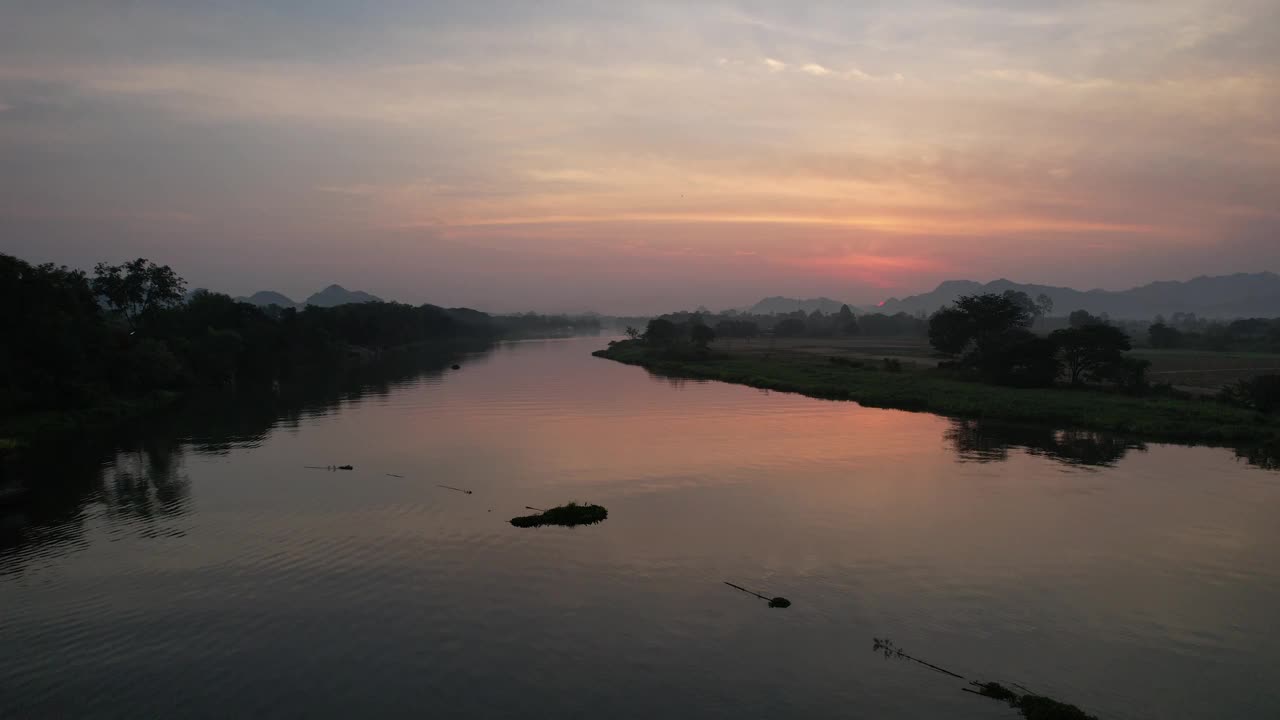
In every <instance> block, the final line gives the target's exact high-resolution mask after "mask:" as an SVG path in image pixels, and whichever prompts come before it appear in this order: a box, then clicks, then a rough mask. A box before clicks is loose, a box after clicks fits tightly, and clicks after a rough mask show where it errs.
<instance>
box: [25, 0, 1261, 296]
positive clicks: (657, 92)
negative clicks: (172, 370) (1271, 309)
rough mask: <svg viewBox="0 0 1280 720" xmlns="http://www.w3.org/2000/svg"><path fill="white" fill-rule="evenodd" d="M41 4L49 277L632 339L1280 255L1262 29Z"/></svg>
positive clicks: (893, 10)
mask: <svg viewBox="0 0 1280 720" xmlns="http://www.w3.org/2000/svg"><path fill="white" fill-rule="evenodd" d="M19 4H20V5H23V6H24V7H23V9H22V11H21V12H13V11H11V10H0V13H4V17H3V22H0V164H2V165H3V167H4V168H5V170H4V171H3V173H2V174H0V234H2V236H3V237H4V238H5V244H6V248H5V249H6V250H7V251H10V252H15V253H17V254H20V255H22V256H26V257H30V258H32V259H33V260H52V261H57V262H64V263H69V264H72V265H77V266H84V265H86V264H91V263H92V262H94V261H97V260H100V259H103V257H102V256H103V253H104V251H105V250H104V249H105V248H107V247H109V248H111V253H109V254H111V255H113V256H115V255H119V256H121V257H125V256H133V255H139V254H141V255H147V256H153V257H157V258H162V259H164V260H165V261H167V262H169V263H171V264H173V265H174V267H175V268H176V269H178V270H179V271H181V272H182V273H183V274H184V275H186V276H187V277H188V278H189V279H190V280H191V281H192V282H193V284H196V285H201V286H209V287H214V288H217V289H221V290H225V291H227V292H231V293H233V294H241V293H246V294H247V293H249V292H252V291H255V290H259V289H264V288H270V289H276V290H281V291H284V292H286V293H294V294H297V295H305V294H306V293H307V292H310V291H312V290H314V289H315V288H318V287H320V286H323V285H324V284H327V283H329V282H341V283H344V284H347V285H349V286H355V287H362V288H365V289H368V290H370V291H373V292H377V293H378V294H380V295H383V296H386V297H394V298H398V299H403V300H406V301H411V302H422V301H431V302H437V303H442V304H451V305H463V304H465V305H471V306H475V307H480V308H483V309H489V310H518V309H527V308H538V309H571V308H576V309H584V308H586V307H588V306H591V307H597V308H599V309H601V310H606V311H613V312H644V311H653V310H669V309H674V308H676V307H682V306H686V305H690V306H691V305H696V304H708V305H713V306H731V305H743V304H749V303H750V302H753V301H754V300H756V299H758V298H759V297H760V296H761V295H764V294H805V295H810V294H826V295H830V296H833V297H839V298H841V299H847V300H849V301H853V302H859V303H867V304H873V303H875V302H877V301H879V300H881V299H883V298H884V297H885V296H887V295H889V294H903V293H910V292H916V291H920V290H925V289H928V288H929V287H932V286H933V285H934V284H936V283H937V282H939V281H940V280H944V279H952V278H959V277H965V278H969V279H975V280H989V279H993V278H995V277H999V276H1008V277H1012V278H1015V279H1018V280H1022V281H1026V282H1041V283H1052V284H1071V285H1076V286H1079V287H1085V288H1088V287H1094V286H1102V287H1112V288H1114V287H1125V286H1129V285H1134V284H1140V283H1142V282H1147V281H1149V280H1152V279H1157V278H1168V279H1177V278H1187V277H1191V276H1194V275H1198V274H1201V273H1225V272H1235V271H1242V270H1249V271H1252V270H1259V269H1277V256H1278V255H1280V251H1277V249H1276V248H1277V246H1280V240H1278V238H1277V234H1276V231H1277V229H1280V210H1278V209H1277V207H1278V206H1277V203H1276V202H1275V198H1276V187H1277V181H1278V179H1280V130H1278V129H1277V128H1280V125H1277V122H1276V119H1277V117H1280V88H1278V87H1277V83H1280V50H1278V49H1277V48H1280V29H1278V28H1280V6H1277V5H1276V4H1275V3H1274V2H1267V1H1266V0H1233V1H1231V2H1226V3H1209V2H1205V1H1203V0H1171V1H1170V2H1165V3H1159V4H1148V3H1113V2H1086V3H1066V2H1058V1H1057V0H1036V1H1035V2H1028V3H1017V4H1008V3H984V2H977V1H976V0H949V1H948V0H912V1H910V2H904V3H894V4H890V5H883V4H875V5H873V4H862V3H825V2H808V3H798V4H791V3H787V4H783V3H778V4H770V5H764V4H760V3H750V2H728V1H726V2H715V3H699V4H691V3H667V2H652V3H636V4H628V5H619V4H613V3H598V4H597V3H580V2H568V1H565V2H551V3H538V4H532V3H516V2H502V1H499V0H492V1H490V2H479V3H467V4H456V5H447V6H444V7H439V6H436V4H417V3H400V2H392V3H380V4H378V6H377V7H376V9H356V8H355V6H348V5H347V4H342V3H328V2H325V3H318V4H312V5H309V6H307V7H306V8H299V9H297V10H296V11H294V12H288V13H286V12H284V11H283V9H280V10H271V9H263V8H262V7H255V6H253V5H250V4H247V3H246V4H241V3H230V4H221V3H219V4H216V8H217V9H214V8H215V5H212V4H208V3H194V2H177V3H174V2H152V1H150V0H148V1H145V2H134V3H127V4H125V3H116V2H104V3H19ZM673 258H678V261H679V265H680V267H678V268H672V264H673V262H672V261H673ZM246 266H247V267H246ZM570 274H573V275H576V276H581V277H584V278H586V279H585V280H584V282H582V283H576V284H575V285H574V289H573V290H567V289H566V288H565V283H564V278H565V277H566V276H568V275H570ZM659 274H661V275H662V280H661V281H658V280H657V279H656V278H657V277H658V275H659ZM477 280H483V281H484V285H485V287H480V285H479V284H478V283H477Z"/></svg>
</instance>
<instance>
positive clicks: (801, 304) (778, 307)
mask: <svg viewBox="0 0 1280 720" xmlns="http://www.w3.org/2000/svg"><path fill="white" fill-rule="evenodd" d="M845 304H846V303H842V302H840V301H839V300H832V299H831V298H828V297H820V298H810V299H808V300H800V299H797V298H788V297H767V298H765V299H763V300H761V301H760V302H758V303H756V304H755V305H752V306H751V308H750V309H748V310H747V312H748V313H750V314H752V315H783V314H786V313H793V312H795V311H796V310H804V311H805V312H807V313H811V312H813V311H814V310H821V311H822V314H824V315H830V314H831V313H836V312H840V306H842V305H845ZM849 309H850V310H853V311H854V312H858V308H856V307H854V306H853V305H849Z"/></svg>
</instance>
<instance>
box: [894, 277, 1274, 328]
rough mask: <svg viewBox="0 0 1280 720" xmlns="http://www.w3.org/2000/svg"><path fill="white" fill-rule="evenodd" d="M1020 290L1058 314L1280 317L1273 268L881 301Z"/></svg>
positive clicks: (996, 283)
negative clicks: (1103, 286)
mask: <svg viewBox="0 0 1280 720" xmlns="http://www.w3.org/2000/svg"><path fill="white" fill-rule="evenodd" d="M1005 290H1019V291H1022V292H1024V293H1026V294H1028V295H1030V296H1031V297H1033V298H1034V297H1037V296H1038V295H1041V294H1044V295H1048V296H1049V297H1050V298H1051V299H1052V300H1053V307H1054V310H1053V314H1054V315H1066V314H1067V313H1069V312H1071V311H1072V310H1088V311H1089V312H1091V313H1093V314H1095V315H1097V314H1101V313H1107V314H1108V315H1110V316H1112V317H1115V318H1126V319H1133V320H1144V319H1150V318H1152V317H1155V316H1156V315H1166V316H1168V315H1172V314H1173V313H1176V312H1183V313H1195V314H1196V315H1199V316H1201V317H1208V318H1236V317H1276V316H1280V275H1277V274H1275V273H1272V272H1259V273H1236V274H1234V275H1219V276H1214V277H1209V276H1201V277H1198V278H1195V279H1192V280H1187V281H1185V282H1183V281H1160V282H1153V283H1148V284H1146V285H1142V286H1140V287H1136V288H1130V289H1129V290H1088V291H1081V290H1076V289H1074V288H1068V287H1057V286H1053V285H1033V284H1026V283H1016V282H1013V281H1011V280H1006V279H1003V278H1001V279H1000V280H993V281H992V282H989V283H985V284H983V283H979V282H974V281H972V280H948V281H946V282H943V283H941V284H940V285H938V287H937V288H935V289H934V290H933V291H932V292H928V293H923V294H920V295H912V296H909V297H905V298H901V299H899V298H889V299H888V300H886V301H884V303H882V304H881V306H880V311H881V312H884V313H890V314H892V313H896V312H905V313H909V314H912V315H914V314H918V313H932V312H933V311H935V310H937V309H938V308H940V307H943V306H945V305H948V304H950V303H952V302H955V300H956V298H958V297H960V296H961V295H973V294H976V293H992V292H994V293H1001V292H1004V291H1005Z"/></svg>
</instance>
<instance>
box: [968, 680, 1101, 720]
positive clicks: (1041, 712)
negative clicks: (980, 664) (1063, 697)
mask: <svg viewBox="0 0 1280 720" xmlns="http://www.w3.org/2000/svg"><path fill="white" fill-rule="evenodd" d="M969 684H970V685H972V686H974V687H976V688H978V689H977V690H970V689H969V688H961V690H964V691H965V692H970V693H973V694H974V695H981V696H982V697H987V698H991V699H992V700H1000V701H1002V702H1006V703H1009V707H1011V708H1016V709H1017V711H1018V712H1019V713H1020V714H1021V715H1022V717H1024V718H1031V720H1098V717H1097V716H1096V715H1090V714H1088V713H1086V712H1085V711H1083V710H1081V709H1080V708H1078V707H1076V706H1075V705H1068V704H1067V703H1064V702H1061V701H1058V700H1054V699H1053V698H1051V697H1045V696H1043V695H1033V694H1031V693H1027V694H1025V695H1019V694H1018V693H1016V692H1014V691H1012V690H1010V689H1009V688H1007V687H1005V686H1003V685H1001V684H1000V683H996V682H988V683H980V682H971V683H969ZM1023 689H1024V690H1025V689H1026V688H1023Z"/></svg>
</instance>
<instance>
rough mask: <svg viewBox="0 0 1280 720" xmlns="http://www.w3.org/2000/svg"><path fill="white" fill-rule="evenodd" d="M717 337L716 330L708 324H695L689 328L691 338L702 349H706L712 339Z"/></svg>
mask: <svg viewBox="0 0 1280 720" xmlns="http://www.w3.org/2000/svg"><path fill="white" fill-rule="evenodd" d="M715 339H716V331H715V330H712V329H711V328H709V327H707V326H706V325H701V324H699V325H693V326H691V327H690V328H689V340H690V341H691V342H692V343H693V344H694V345H695V346H697V347H698V348H700V349H702V350H706V349H707V346H708V345H710V344H711V341H712V340H715Z"/></svg>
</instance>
